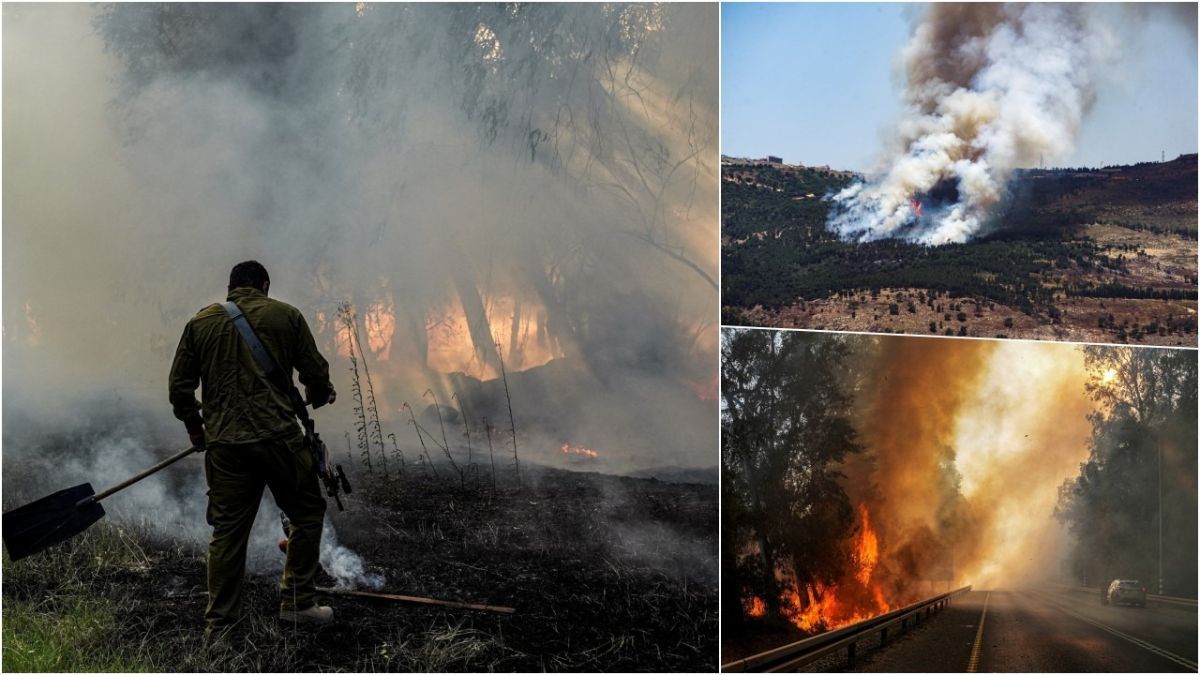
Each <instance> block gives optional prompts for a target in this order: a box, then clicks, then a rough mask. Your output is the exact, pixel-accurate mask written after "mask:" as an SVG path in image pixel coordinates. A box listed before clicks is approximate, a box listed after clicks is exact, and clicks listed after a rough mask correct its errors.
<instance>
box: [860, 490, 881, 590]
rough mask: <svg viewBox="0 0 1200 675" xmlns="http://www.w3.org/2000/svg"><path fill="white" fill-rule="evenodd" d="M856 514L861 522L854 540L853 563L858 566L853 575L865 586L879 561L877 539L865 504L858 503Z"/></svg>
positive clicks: (869, 581)
mask: <svg viewBox="0 0 1200 675" xmlns="http://www.w3.org/2000/svg"><path fill="white" fill-rule="evenodd" d="M858 514H859V517H860V519H861V521H862V522H861V528H860V529H859V532H858V536H857V537H856V538H855V542H854V565H855V567H857V568H858V569H857V570H856V571H855V573H854V575H855V576H856V577H858V582H859V583H861V584H862V585H863V586H866V585H868V584H870V583H871V572H873V571H874V570H875V564H876V563H878V562H879V540H878V539H876V537H875V530H872V529H871V517H870V514H869V513H867V505H866V504H859V505H858Z"/></svg>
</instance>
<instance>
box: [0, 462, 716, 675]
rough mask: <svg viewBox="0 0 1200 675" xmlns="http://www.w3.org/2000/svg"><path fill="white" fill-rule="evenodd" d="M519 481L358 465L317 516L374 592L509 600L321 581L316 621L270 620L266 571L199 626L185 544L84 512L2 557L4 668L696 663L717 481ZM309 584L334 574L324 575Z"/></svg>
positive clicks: (194, 558) (194, 552) (711, 608)
mask: <svg viewBox="0 0 1200 675" xmlns="http://www.w3.org/2000/svg"><path fill="white" fill-rule="evenodd" d="M523 477H526V478H527V479H526V481H525V486H524V487H523V488H522V489H520V490H516V489H511V488H510V489H506V490H505V489H501V490H498V491H497V492H495V493H493V492H492V490H491V488H490V485H488V486H481V485H479V484H470V483H468V484H467V486H466V487H463V486H460V485H459V484H458V483H457V482H455V483H453V484H452V483H450V482H448V481H444V482H437V481H412V482H409V483H403V482H398V481H387V482H384V481H375V482H373V483H371V482H368V484H365V485H362V486H360V489H359V491H358V492H357V493H355V495H354V497H352V501H351V502H350V503H349V504H348V510H347V511H346V512H344V513H340V514H334V515H333V522H334V525H335V527H336V529H337V533H338V537H339V539H340V540H341V541H342V543H343V544H345V545H347V546H349V547H350V548H352V549H353V550H355V551H356V552H357V553H359V554H360V555H361V556H362V557H363V558H364V559H365V560H366V561H367V564H368V567H369V569H370V571H371V572H379V573H383V574H384V575H385V576H386V582H385V585H384V588H383V589H382V590H383V591H384V592H392V593H401V594H407V595H419V596H428V597H435V598H440V599H447V600H461V601H466V602H475V603H487V604H493V605H504V606H510V607H515V608H516V613H514V614H511V615H500V614H490V613H484V612H473V611H462V610H448V609H440V608H431V607H425V606H419V605H405V604H396V603H388V602H383V601H375V600H366V599H349V598H346V597H344V596H335V597H330V598H326V599H322V602H323V603H326V604H330V605H332V606H333V607H334V608H335V611H336V612H337V621H336V622H335V623H334V624H333V625H330V626H325V627H319V628H314V627H304V626H300V627H297V626H291V625H286V624H281V623H280V622H279V621H278V619H277V610H278V602H279V599H278V591H277V583H278V575H277V574H250V575H248V576H247V580H246V606H245V610H244V616H245V620H244V622H243V626H242V627H241V628H240V629H239V630H238V631H237V632H236V633H235V634H234V636H233V639H231V640H230V642H229V644H228V645H227V646H225V647H216V648H206V646H205V644H204V639H203V621H202V616H203V611H204V605H205V601H206V595H205V564H204V553H203V547H202V546H200V545H198V544H197V543H194V542H193V543H179V542H172V541H170V540H167V539H164V538H163V537H162V536H161V535H160V534H156V533H155V532H154V531H153V530H152V529H151V528H149V527H147V526H144V525H143V526H137V525H130V524H127V523H118V522H110V521H102V522H101V523H98V524H97V525H96V526H93V527H92V528H91V529H90V530H89V531H87V532H85V533H84V534H82V535H80V536H78V537H76V538H75V539H73V540H71V541H68V542H66V543H65V544H63V545H60V546H58V547H56V548H54V549H51V550H49V551H47V552H44V553H42V554H39V555H36V556H33V557H30V558H27V559H24V560H21V561H18V562H12V561H10V560H9V559H8V558H7V556H6V557H5V559H4V583H3V598H4V605H3V615H4V657H3V658H4V669H5V670H8V671H12V670H54V671H64V670H74V671H131V670H150V671H218V670H219V671H235V670H236V671H250V672H254V671H257V672H296V671H327V670H333V671H373V670H384V671H533V670H552V671H647V670H656V671H661V670H673V671H680V670H691V671H697V670H711V669H713V668H714V667H715V664H716V659H717V614H716V607H717V584H716V569H715V564H716V563H715V560H716V534H715V533H716V529H717V528H716V508H717V506H716V489H715V487H714V486H702V485H677V484H669V483H663V482H658V481H654V480H643V479H631V478H618V477H613V476H602V475H596V474H578V473H571V472H565V471H552V470H542V471H539V472H534V471H530V472H529V474H528V475H527V476H525V472H524V471H523ZM321 576H322V578H320V579H319V580H318V583H319V584H320V585H323V586H328V585H332V580H331V579H329V578H327V577H324V575H323V573H322V575H321Z"/></svg>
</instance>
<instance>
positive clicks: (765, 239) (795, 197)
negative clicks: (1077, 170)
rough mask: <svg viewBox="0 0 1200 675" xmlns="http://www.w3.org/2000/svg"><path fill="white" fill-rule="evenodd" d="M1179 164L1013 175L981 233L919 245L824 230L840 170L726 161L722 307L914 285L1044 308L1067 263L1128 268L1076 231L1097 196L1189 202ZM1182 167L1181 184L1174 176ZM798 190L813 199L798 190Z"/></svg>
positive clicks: (1100, 287)
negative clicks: (1147, 174)
mask: <svg viewBox="0 0 1200 675" xmlns="http://www.w3.org/2000/svg"><path fill="white" fill-rule="evenodd" d="M1193 159H1194V158H1193ZM1176 171H1177V172H1180V171H1181V172H1182V173H1179V175H1176V174H1170V175H1168V176H1167V177H1165V178H1164V177H1157V178H1154V179H1153V180H1150V179H1147V181H1148V182H1151V183H1153V184H1154V186H1152V187H1148V188H1145V190H1144V191H1139V190H1142V188H1136V187H1130V186H1129V185H1126V183H1125V182H1119V181H1111V182H1105V183H1104V186H1103V188H1101V187H1100V186H1098V184H1097V185H1093V184H1092V183H1093V182H1095V181H1092V180H1091V179H1084V178H1078V177H1076V176H1075V175H1074V174H1072V173H1070V172H1061V173H1047V174H1046V175H1037V176H1029V177H1026V178H1023V179H1020V180H1018V181H1017V182H1016V183H1015V184H1014V187H1013V190H1014V199H1012V200H1010V201H1009V202H1008V204H1009V206H1008V207H1007V209H1006V210H1004V211H1003V212H1001V213H998V214H996V216H995V222H993V223H992V224H991V225H990V229H989V233H988V234H985V235H984V236H982V237H979V238H977V239H976V240H973V241H971V242H968V243H965V244H947V245H944V246H937V247H927V246H922V245H919V244H913V243H908V242H905V241H901V240H894V239H890V240H881V241H874V242H865V243H856V242H846V241H842V240H841V239H839V238H838V237H837V236H836V235H835V234H834V233H832V232H829V231H828V230H827V229H826V219H827V216H828V212H829V202H828V201H827V197H828V196H829V195H831V194H834V193H836V192H837V191H838V190H840V189H841V188H842V187H844V186H845V185H847V184H848V183H849V182H850V180H851V178H850V177H849V176H847V175H845V174H838V173H832V172H829V171H825V170H821V169H811V168H803V167H802V168H792V169H780V168H776V167H770V166H763V165H757V164H755V165H751V164H736V165H726V166H723V167H722V177H723V182H722V191H721V200H722V203H721V210H722V235H723V237H724V238H725V242H726V243H725V245H724V246H722V284H723V289H722V304H723V305H725V306H727V307H746V308H749V307H754V306H756V305H761V306H762V307H764V308H766V309H779V308H782V307H786V306H789V305H792V304H794V303H796V302H798V301H800V300H814V299H819V298H830V297H837V296H841V297H846V296H851V297H853V296H856V295H858V294H861V293H868V292H869V293H870V294H871V295H872V297H876V296H877V295H878V292H879V290H880V289H881V288H919V289H926V290H927V291H931V293H929V295H928V296H926V297H927V300H932V298H933V297H936V296H938V295H943V294H947V295H950V296H955V297H973V298H977V299H980V300H982V301H990V302H991V303H993V304H995V303H1000V304H1004V305H1008V306H1010V307H1015V308H1017V309H1019V310H1020V311H1022V312H1023V313H1025V314H1027V315H1033V314H1037V313H1042V312H1048V311H1049V310H1050V308H1051V307H1053V302H1054V300H1055V293H1056V290H1055V288H1053V287H1052V286H1051V285H1048V284H1046V280H1047V278H1051V277H1054V276H1055V275H1058V274H1061V273H1062V272H1063V271H1066V270H1070V271H1083V272H1088V273H1091V274H1097V273H1098V274H1101V275H1108V276H1117V275H1120V274H1123V273H1125V272H1127V270H1128V263H1127V260H1126V259H1125V258H1124V257H1121V256H1119V257H1117V258H1115V259H1113V258H1109V257H1108V256H1106V255H1103V251H1102V247H1101V246H1100V245H1098V244H1097V243H1096V242H1095V241H1093V240H1091V239H1088V238H1086V237H1083V236H1081V235H1080V234H1079V229H1080V226H1082V225H1084V224H1087V223H1092V222H1097V221H1098V220H1100V219H1099V218H1098V217H1097V215H1096V214H1097V211H1098V210H1099V209H1101V208H1102V207H1105V206H1106V205H1108V206H1111V204H1109V203H1108V202H1106V201H1105V199H1106V198H1109V197H1111V198H1113V199H1120V200H1134V201H1133V202H1132V203H1137V204H1141V203H1143V202H1137V201H1136V200H1137V199H1143V200H1149V202H1150V203H1158V202H1161V201H1163V200H1168V199H1176V198H1179V199H1187V198H1188V196H1187V195H1188V194H1190V199H1191V200H1193V201H1194V200H1195V194H1196V193H1195V173H1194V168H1193V169H1192V173H1190V174H1188V173H1187V170H1186V169H1184V170H1179V169H1177V170H1176ZM1189 175H1190V176H1191V184H1190V193H1189V192H1188V190H1187V189H1186V188H1187V185H1186V184H1187V183H1188V181H1187V180H1183V179H1184V178H1187V176H1189ZM1180 176H1182V178H1181V177H1180ZM1127 182H1128V183H1129V184H1137V185H1141V183H1140V182H1138V181H1127ZM1114 186H1116V187H1114ZM1130 190H1133V192H1131V193H1129V194H1126V193H1127V192H1129V191H1130ZM1143 192H1145V193H1143ZM807 193H812V194H814V195H815V197H816V198H807V197H801V195H805V194H807ZM1114 195H1115V196H1114ZM1122 203H1125V202H1122ZM1064 204H1065V205H1064ZM1144 227H1145V228H1148V227H1151V226H1149V225H1147V226H1144ZM1156 227H1157V226H1156ZM1162 227H1166V226H1162ZM1172 232H1175V233H1178V232H1176V231H1175V230H1172ZM1064 290H1065V292H1066V294H1067V295H1069V296H1087V297H1121V298H1156V299H1172V300H1181V299H1195V298H1196V291H1195V289H1194V288H1178V289H1176V288H1168V289H1159V288H1141V287H1131V286H1127V285H1123V284H1119V283H1116V282H1109V283H1107V284H1095V283H1084V284H1076V285H1072V286H1069V287H1067V288H1065V289H1064ZM938 311H941V310H938ZM956 311H957V310H956Z"/></svg>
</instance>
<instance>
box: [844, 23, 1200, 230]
mask: <svg viewBox="0 0 1200 675" xmlns="http://www.w3.org/2000/svg"><path fill="white" fill-rule="evenodd" d="M1151 17H1158V19H1156V20H1170V21H1178V22H1180V23H1181V24H1184V25H1190V27H1191V29H1192V30H1193V31H1194V30H1195V23H1196V19H1195V7H1194V6H1191V8H1190V10H1189V9H1187V8H1186V7H1182V6H1181V7H1180V8H1172V7H1169V6H1163V5H1155V6H1153V7H1150V8H1124V9H1123V10H1121V11H1114V10H1112V9H1111V8H1104V7H1098V6H1095V5H1087V4H1059V3H1031V4H1017V3H1006V4H990V3H978V4H974V3H972V4H933V5H930V6H929V8H928V9H927V10H926V11H925V12H924V14H923V15H922V16H921V17H920V19H919V20H918V21H917V23H916V25H915V28H914V29H913V33H912V36H911V38H910V39H909V42H908V43H907V44H906V45H905V47H904V49H903V51H902V53H901V54H900V61H901V63H902V66H903V72H904V75H905V90H904V97H905V104H906V107H905V112H904V115H903V117H902V119H901V120H900V121H899V122H898V123H897V125H896V128H895V131H894V134H893V140H892V142H891V144H890V147H888V148H887V149H885V151H884V153H883V157H882V159H881V161H880V166H879V169H878V171H877V173H876V174H874V175H873V176H872V177H871V178H869V179H868V180H866V181H863V182H859V183H855V184H853V185H851V186H850V187H848V188H846V189H844V190H842V191H841V192H839V193H837V194H836V195H833V196H832V198H831V199H832V207H833V208H832V211H831V216H830V219H829V225H830V227H831V228H832V229H833V230H835V231H836V232H838V233H839V234H840V235H841V236H843V237H845V238H847V239H854V240H858V241H872V240H876V239H881V238H889V237H898V238H902V239H907V240H910V241H914V242H919V243H922V244H928V245H940V244H947V243H961V242H964V241H967V240H969V239H970V238H972V237H973V236H975V235H977V234H978V233H979V232H980V231H981V229H982V228H984V227H986V225H987V222H988V218H989V216H990V214H991V212H992V209H993V208H994V207H995V206H996V205H997V204H998V203H999V202H1000V201H1001V200H1003V199H1004V198H1005V196H1006V187H1007V182H1008V179H1009V177H1010V176H1011V175H1012V172H1013V171H1014V170H1015V169H1017V168H1020V167H1029V166H1037V165H1038V164H1039V163H1041V162H1046V163H1052V162H1055V161H1059V160H1062V159H1065V158H1067V157H1069V156H1070V155H1071V154H1072V153H1073V151H1074V150H1075V145H1076V142H1077V141H1078V138H1079V132H1080V126H1081V124H1082V123H1083V120H1084V119H1085V117H1086V115H1087V114H1088V112H1089V110H1090V109H1091V108H1092V106H1093V104H1094V102H1095V100H1096V96H1097V90H1098V85H1099V84H1100V83H1101V82H1102V81H1103V80H1104V76H1105V75H1104V71H1105V70H1106V69H1107V67H1108V66H1109V65H1110V64H1111V63H1113V62H1114V61H1115V60H1117V59H1118V58H1120V56H1121V51H1122V49H1123V48H1124V46H1125V45H1127V44H1129V43H1130V42H1131V41H1132V42H1136V40H1135V39H1133V38H1135V37H1136V31H1133V30H1131V29H1130V28H1129V26H1130V25H1135V26H1136V25H1139V24H1141V23H1142V22H1143V20H1145V19H1147V18H1151ZM1162 17H1166V18H1165V19H1163V18H1162ZM1189 17H1190V24H1188V21H1189Z"/></svg>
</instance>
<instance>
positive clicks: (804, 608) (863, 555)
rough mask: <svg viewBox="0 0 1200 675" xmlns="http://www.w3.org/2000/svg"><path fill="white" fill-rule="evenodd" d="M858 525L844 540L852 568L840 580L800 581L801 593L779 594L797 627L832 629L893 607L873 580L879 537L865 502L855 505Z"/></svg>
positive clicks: (784, 611) (802, 628)
mask: <svg viewBox="0 0 1200 675" xmlns="http://www.w3.org/2000/svg"><path fill="white" fill-rule="evenodd" d="M858 515H859V528H858V531H857V532H856V533H855V534H854V536H853V537H851V538H850V540H849V541H848V542H847V544H848V546H849V547H850V557H851V561H852V562H853V565H854V569H853V570H852V571H851V572H852V573H851V574H849V575H848V577H847V578H846V579H844V580H843V581H842V582H841V583H840V584H833V585H828V586H826V585H823V584H820V583H814V584H805V585H803V588H802V590H803V594H801V593H800V592H797V591H796V590H792V589H789V590H787V591H784V593H783V595H782V596H780V600H782V603H783V604H782V612H783V615H784V616H785V617H787V618H788V620H790V621H791V622H792V623H793V624H795V625H796V627H797V628H799V629H801V630H803V631H807V632H815V631H823V630H834V629H837V628H841V627H842V626H848V625H850V624H852V623H857V622H859V621H866V620H867V619H870V618H871V617H874V616H879V615H880V614H884V613H886V612H888V611H890V610H891V609H892V606H891V603H889V602H888V601H887V599H886V598H885V597H884V594H883V589H882V588H880V587H879V585H878V584H876V583H873V581H872V575H873V574H874V571H875V566H876V565H877V564H878V562H879V539H878V536H877V535H876V533H875V530H874V529H872V528H871V518H870V513H869V512H868V511H867V507H866V505H865V504H860V505H859V507H858Z"/></svg>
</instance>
